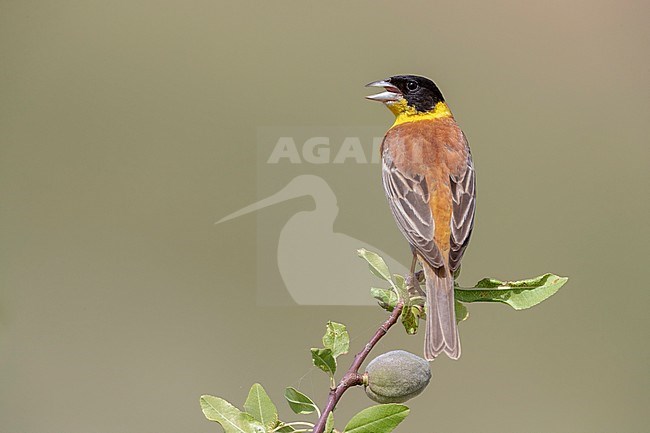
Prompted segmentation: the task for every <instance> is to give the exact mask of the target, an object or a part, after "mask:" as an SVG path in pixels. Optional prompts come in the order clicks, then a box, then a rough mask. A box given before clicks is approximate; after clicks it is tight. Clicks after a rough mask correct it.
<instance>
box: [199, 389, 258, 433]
mask: <svg viewBox="0 0 650 433" xmlns="http://www.w3.org/2000/svg"><path fill="white" fill-rule="evenodd" d="M200 401H201V409H202V410H203V414H204V415H205V417H206V418H207V419H209V420H210V421H215V422H218V423H219V424H221V427H223V430H224V431H225V432H226V433H264V432H266V429H265V428H264V425H262V423H260V422H259V421H258V420H256V419H255V418H253V417H252V416H251V415H249V414H247V413H245V412H242V411H240V410H239V409H237V408H236V407H235V406H233V405H232V404H230V403H228V402H227V401H226V400H224V399H222V398H219V397H213V396H211V395H203V396H201V400H200Z"/></svg>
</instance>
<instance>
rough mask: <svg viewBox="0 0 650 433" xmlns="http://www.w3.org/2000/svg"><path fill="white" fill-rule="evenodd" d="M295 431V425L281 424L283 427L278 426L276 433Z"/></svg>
mask: <svg viewBox="0 0 650 433" xmlns="http://www.w3.org/2000/svg"><path fill="white" fill-rule="evenodd" d="M294 431H296V429H295V428H293V426H290V425H281V427H280V428H278V429H277V430H276V431H275V433H291V432H294Z"/></svg>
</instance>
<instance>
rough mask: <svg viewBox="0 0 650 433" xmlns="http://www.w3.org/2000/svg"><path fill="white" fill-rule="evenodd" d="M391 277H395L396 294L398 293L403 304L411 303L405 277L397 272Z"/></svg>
mask: <svg viewBox="0 0 650 433" xmlns="http://www.w3.org/2000/svg"><path fill="white" fill-rule="evenodd" d="M393 277H394V278H395V286H394V287H395V289H396V290H397V294H398V295H399V297H400V299H402V300H403V301H404V306H409V305H411V295H410V294H409V290H408V287H407V286H406V279H405V278H404V277H403V276H401V275H399V274H395V275H393Z"/></svg>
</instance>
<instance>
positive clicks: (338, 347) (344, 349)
mask: <svg viewBox="0 0 650 433" xmlns="http://www.w3.org/2000/svg"><path fill="white" fill-rule="evenodd" d="M323 345H324V346H325V348H326V349H330V350H331V351H332V356H333V357H334V358H337V357H339V356H340V355H344V354H346V353H348V350H349V349H350V335H349V334H348V331H347V329H346V328H345V325H343V324H341V323H336V322H327V330H326V331H325V335H324V336H323Z"/></svg>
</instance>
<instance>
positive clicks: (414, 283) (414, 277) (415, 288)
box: [406, 247, 425, 297]
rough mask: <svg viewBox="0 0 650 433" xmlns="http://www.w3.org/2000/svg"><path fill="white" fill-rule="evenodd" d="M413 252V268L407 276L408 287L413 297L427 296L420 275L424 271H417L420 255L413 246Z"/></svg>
mask: <svg viewBox="0 0 650 433" xmlns="http://www.w3.org/2000/svg"><path fill="white" fill-rule="evenodd" d="M411 252H412V253H413V260H412V261H411V270H410V271H409V274H408V275H407V276H406V287H407V288H408V292H409V295H410V296H411V297H414V296H421V297H425V294H424V291H423V290H422V288H421V287H420V276H421V275H419V274H421V273H422V272H418V273H416V272H415V266H416V265H417V263H418V256H417V253H416V252H415V249H414V248H413V247H411Z"/></svg>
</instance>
